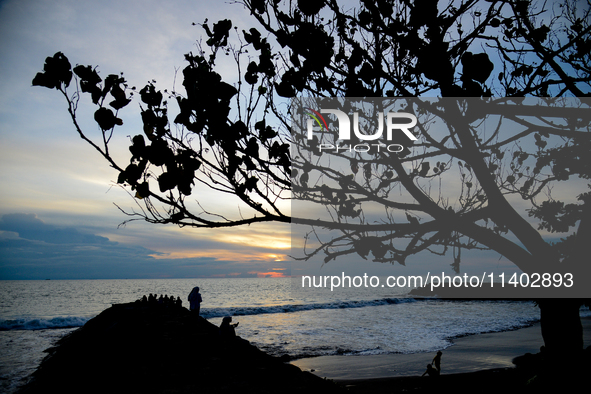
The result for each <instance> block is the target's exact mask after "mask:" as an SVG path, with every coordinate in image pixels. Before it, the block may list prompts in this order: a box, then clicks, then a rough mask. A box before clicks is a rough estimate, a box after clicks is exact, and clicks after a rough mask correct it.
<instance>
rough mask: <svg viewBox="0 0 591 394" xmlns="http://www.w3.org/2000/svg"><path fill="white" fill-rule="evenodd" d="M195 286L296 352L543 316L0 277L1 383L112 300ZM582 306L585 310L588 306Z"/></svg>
mask: <svg viewBox="0 0 591 394" xmlns="http://www.w3.org/2000/svg"><path fill="white" fill-rule="evenodd" d="M194 286H199V287H200V288H201V294H202V297H203V303H202V304H201V316H203V317H205V318H206V319H208V320H209V321H211V322H212V323H214V324H216V325H219V324H220V322H221V319H222V317H224V316H233V321H234V322H239V323H240V325H239V326H238V328H237V334H238V335H240V336H241V337H243V338H245V339H247V340H249V341H250V342H251V343H253V344H254V345H256V346H258V347H259V348H261V349H262V350H264V351H266V352H268V353H271V354H274V355H284V354H288V355H289V356H291V357H292V358H302V357H314V356H321V355H371V354H386V353H417V352H428V351H434V350H438V349H444V348H446V347H449V346H451V345H452V339H453V338H457V337H461V336H465V335H471V334H478V333H483V332H495V331H506V330H512V329H516V328H520V327H524V326H527V325H530V324H532V323H534V322H535V321H537V320H539V309H538V308H537V307H536V306H535V305H534V303H532V302H530V301H450V300H447V301H446V300H437V299H429V298H426V299H415V298H411V297H408V296H407V293H408V289H396V291H394V290H393V289H383V290H379V291H378V289H366V290H363V289H358V288H352V289H339V290H338V291H332V292H331V291H330V290H329V289H299V291H296V290H297V289H298V287H297V285H296V286H293V285H292V280H290V279H284V278H275V279H269V278H248V279H247V278H243V279H238V278H234V279H156V280H148V279H146V280H140V279H138V280H47V281H0V392H4V393H12V392H14V391H16V389H17V388H18V387H19V386H21V385H22V384H24V383H25V382H26V381H27V379H28V377H29V375H30V374H31V373H32V372H33V371H34V370H35V369H36V368H37V366H38V365H39V363H40V362H41V360H42V359H43V357H44V356H45V353H44V352H43V351H44V350H45V349H47V348H48V347H51V346H52V345H53V344H54V343H55V342H56V341H57V340H58V339H60V338H61V337H63V336H64V335H66V334H67V333H69V332H71V331H72V330H75V329H76V328H78V327H81V326H82V325H84V323H85V322H87V321H88V320H89V319H91V318H92V317H94V316H96V315H98V314H99V313H100V312H102V311H103V310H105V309H106V308H108V307H110V306H111V305H112V304H118V303H125V302H132V301H135V300H138V299H140V298H141V297H142V296H143V295H149V294H150V293H152V294H157V295H161V294H166V295H168V296H174V297H175V298H176V297H177V296H178V297H181V299H182V300H183V305H184V306H188V302H187V301H186V298H187V295H188V294H189V292H190V291H191V289H192V288H193V287H194ZM587 313H588V311H587Z"/></svg>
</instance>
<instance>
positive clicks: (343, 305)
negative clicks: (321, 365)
mask: <svg viewBox="0 0 591 394" xmlns="http://www.w3.org/2000/svg"><path fill="white" fill-rule="evenodd" d="M407 302H416V300H415V299H413V298H381V299H377V300H359V301H335V302H326V303H315V304H287V305H273V306H262V307H235V308H203V309H201V316H203V317H205V318H206V319H209V318H214V317H223V316H248V315H262V314H268V313H293V312H301V311H311V310H317V309H347V308H365V307H368V306H381V305H395V304H402V303H407Z"/></svg>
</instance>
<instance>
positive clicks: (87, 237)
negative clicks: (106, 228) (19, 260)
mask: <svg viewBox="0 0 591 394" xmlns="http://www.w3.org/2000/svg"><path fill="white" fill-rule="evenodd" d="M0 230H4V231H12V232H15V233H18V235H19V237H20V238H23V239H28V240H34V241H44V242H47V243H51V244H90V245H93V244H107V243H109V242H110V241H109V239H108V238H105V237H101V236H98V235H93V234H84V233H81V232H80V231H78V230H76V229H75V228H58V227H55V226H52V225H48V224H45V223H44V222H43V221H42V220H41V219H39V218H37V216H36V215H35V214H26V213H13V214H6V215H4V216H2V219H1V220H0Z"/></svg>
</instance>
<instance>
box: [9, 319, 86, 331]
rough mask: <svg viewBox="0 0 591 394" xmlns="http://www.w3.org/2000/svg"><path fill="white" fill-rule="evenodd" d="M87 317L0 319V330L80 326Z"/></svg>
mask: <svg viewBox="0 0 591 394" xmlns="http://www.w3.org/2000/svg"><path fill="white" fill-rule="evenodd" d="M88 320H90V318H89V317H75V316H66V317H54V318H52V319H34V318H18V319H10V320H0V331H9V330H48V329H59V328H75V327H82V326H83V325H84V324H85V323H86V322H87V321H88Z"/></svg>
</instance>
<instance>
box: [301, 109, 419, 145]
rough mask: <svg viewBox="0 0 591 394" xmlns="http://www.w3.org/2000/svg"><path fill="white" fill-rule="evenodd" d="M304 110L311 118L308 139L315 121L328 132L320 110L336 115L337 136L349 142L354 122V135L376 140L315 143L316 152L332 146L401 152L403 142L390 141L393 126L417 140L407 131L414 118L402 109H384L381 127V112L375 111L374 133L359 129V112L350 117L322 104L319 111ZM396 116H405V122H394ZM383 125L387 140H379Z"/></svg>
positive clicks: (308, 124)
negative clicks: (384, 141) (353, 142)
mask: <svg viewBox="0 0 591 394" xmlns="http://www.w3.org/2000/svg"><path fill="white" fill-rule="evenodd" d="M304 111H305V112H304V113H305V114H306V115H309V116H310V118H309V119H308V120H307V124H306V125H307V136H306V138H307V139H308V140H313V139H314V135H313V134H314V126H315V124H316V125H317V126H318V128H319V129H318V128H317V130H318V131H320V132H321V133H326V132H328V124H327V122H326V119H325V117H324V116H322V114H330V115H334V116H336V119H337V122H338V130H339V134H338V136H339V137H338V139H339V140H341V141H343V142H345V143H346V142H348V141H350V140H351V125H353V133H354V134H355V137H357V138H358V139H359V140H360V141H376V142H374V143H360V144H355V145H352V144H350V143H349V144H348V145H343V146H341V145H339V144H338V143H336V142H335V143H334V144H331V143H320V144H318V150H319V152H322V151H329V150H335V151H336V152H337V153H338V152H339V151H349V152H357V153H365V152H369V151H374V150H375V151H378V152H379V151H380V150H387V151H388V152H401V151H403V150H404V146H403V145H401V144H397V143H391V142H392V141H393V138H394V137H393V136H394V132H393V131H394V130H400V131H402V133H403V134H404V135H405V136H406V137H407V138H408V139H409V140H410V141H416V140H417V137H416V136H415V135H414V134H413V133H412V132H411V131H410V129H411V128H413V127H414V126H416V124H417V118H416V116H414V115H413V114H409V113H405V112H386V116H385V118H386V122H385V127H384V112H378V113H377V118H378V120H377V125H376V126H377V127H376V128H375V129H374V130H373V133H369V132H368V131H372V130H366V132H365V133H362V132H361V130H360V127H359V112H357V111H356V112H353V121H351V119H350V115H348V114H346V113H345V112H343V111H341V110H337V109H326V108H322V109H320V111H316V110H313V109H312V108H309V107H305V108H304ZM398 120H406V121H407V122H406V123H397V122H396V121H398ZM384 128H385V129H386V141H387V142H388V143H387V144H385V143H383V142H380V141H378V140H380V139H381V138H382V136H383V134H384Z"/></svg>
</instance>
